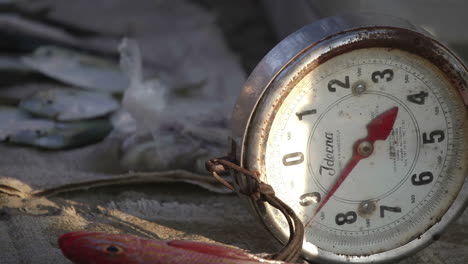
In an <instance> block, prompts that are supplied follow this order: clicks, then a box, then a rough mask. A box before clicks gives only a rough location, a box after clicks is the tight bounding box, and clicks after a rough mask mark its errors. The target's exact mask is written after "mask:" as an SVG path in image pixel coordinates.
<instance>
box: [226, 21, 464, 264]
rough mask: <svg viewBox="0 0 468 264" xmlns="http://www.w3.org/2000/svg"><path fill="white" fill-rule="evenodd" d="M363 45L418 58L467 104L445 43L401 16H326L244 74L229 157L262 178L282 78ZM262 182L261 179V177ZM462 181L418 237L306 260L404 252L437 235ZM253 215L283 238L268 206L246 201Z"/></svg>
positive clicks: (283, 92)
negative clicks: (369, 251)
mask: <svg viewBox="0 0 468 264" xmlns="http://www.w3.org/2000/svg"><path fill="white" fill-rule="evenodd" d="M366 47H387V48H398V49H402V50H406V51H409V52H412V53H415V54H417V55H419V56H421V57H424V58H426V59H428V60H430V61H431V62H433V64H434V65H436V66H437V67H438V68H439V69H440V70H442V71H443V72H444V73H445V74H446V76H447V78H448V79H449V80H450V82H451V83H452V84H453V85H454V86H455V87H456V88H457V89H458V90H459V91H460V94H461V97H462V98H463V99H464V102H465V105H467V102H468V96H467V95H466V91H467V89H468V85H467V83H468V82H467V81H468V74H467V69H466V67H465V66H464V65H463V63H462V62H461V61H460V60H459V59H458V58H457V57H456V56H455V55H454V54H453V53H452V52H450V51H449V50H448V49H447V48H446V47H445V46H443V45H442V44H440V43H439V42H437V41H435V40H434V39H432V38H431V37H429V36H428V34H427V33H425V32H423V31H422V30H420V29H418V28H416V27H414V26H412V25H411V24H409V23H408V22H406V21H404V20H400V19H397V18H394V17H389V16H382V15H372V14H359V15H345V16H339V17H331V18H327V19H324V20H321V21H318V22H317V23H315V24H312V25H309V26H306V27H304V28H302V29H301V30H299V31H297V32H295V33H293V34H292V35H291V36H289V37H288V38H286V39H285V40H283V41H282V42H280V43H279V44H278V45H277V46H276V47H275V48H274V49H273V50H272V51H270V52H269V53H268V54H267V55H266V56H265V58H264V59H263V60H262V61H261V62H260V63H259V64H258V66H257V67H256V68H255V70H254V71H253V73H252V74H251V76H250V77H249V79H248V81H247V83H246V84H245V86H244V89H243V91H242V93H241V95H240V97H239V99H238V102H237V104H236V107H235V109H234V113H233V134H232V137H233V142H234V144H235V146H236V148H235V150H234V152H235V153H232V155H233V156H235V157H236V160H237V161H238V162H239V163H240V165H241V166H242V167H245V168H247V169H249V170H254V171H259V172H260V175H261V177H265V173H264V171H263V167H262V156H263V153H264V149H265V146H264V143H265V142H266V138H267V136H268V135H266V134H265V133H266V132H264V131H268V125H269V124H271V121H272V120H273V119H274V114H275V111H274V109H275V107H277V106H279V105H281V102H282V100H283V99H284V98H285V97H286V96H287V94H288V93H289V91H288V90H287V89H286V88H285V87H291V86H292V85H289V84H288V82H294V81H295V80H297V79H301V75H304V74H306V73H307V71H311V70H313V69H314V68H315V67H316V66H317V65H319V64H321V63H323V62H325V61H327V60H328V59H330V58H332V57H334V56H337V55H340V54H342V53H345V52H347V51H349V50H353V49H357V48H366ZM264 105H268V106H269V107H267V109H270V111H264V112H259V111H260V110H259V109H260V108H261V107H260V106H264ZM262 180H266V179H265V178H262ZM236 182H237V184H238V185H239V186H240V187H241V188H249V186H250V183H249V181H248V180H247V179H246V178H244V177H243V176H242V175H236ZM467 199H468V179H467V178H465V183H464V185H463V186H462V188H461V190H460V192H459V194H458V196H457V197H456V198H455V200H454V202H453V203H452V206H451V207H450V208H449V209H448V211H447V212H446V213H445V215H444V216H443V217H442V218H441V219H440V221H439V222H437V223H436V224H434V225H433V226H432V227H431V228H430V229H429V230H427V232H425V233H424V234H421V236H420V237H419V238H418V239H415V240H412V241H411V242H409V243H407V244H405V245H403V246H401V247H399V248H396V249H393V250H390V251H386V252H382V253H378V254H373V255H370V256H359V257H356V256H345V255H337V254H334V253H333V252H329V251H324V250H320V249H319V253H318V256H315V255H311V254H308V253H307V252H304V254H305V256H306V257H308V258H313V259H314V260H318V261H323V262H330V263H335V262H353V263H369V262H372V263H380V262H387V261H393V260H396V259H399V258H402V257H404V256H407V255H409V254H411V253H413V252H415V251H417V250H419V249H421V248H423V247H425V246H427V245H428V244H429V243H430V242H432V241H433V240H435V239H436V238H438V237H440V233H441V231H442V229H444V228H445V227H446V226H447V225H448V224H449V223H450V222H451V221H452V220H453V219H454V218H455V217H456V216H457V215H458V214H460V213H461V212H462V211H463V209H464V208H465V206H466V203H467ZM250 202H251V205H252V207H253V209H254V211H255V212H256V214H257V215H258V216H259V217H260V218H261V220H262V221H263V223H264V224H265V225H266V226H267V227H268V229H269V230H270V231H271V232H272V234H273V235H275V236H276V237H277V238H278V239H280V240H281V241H287V237H286V234H284V233H282V232H280V231H279V230H280V228H279V227H278V226H277V223H276V222H275V221H274V219H273V217H272V211H271V210H273V209H272V208H270V207H268V206H265V205H264V204H263V203H256V202H255V201H250Z"/></svg>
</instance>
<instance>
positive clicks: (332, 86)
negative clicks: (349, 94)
mask: <svg viewBox="0 0 468 264" xmlns="http://www.w3.org/2000/svg"><path fill="white" fill-rule="evenodd" d="M335 86H339V87H342V88H346V89H349V87H350V84H349V76H345V81H344V82H342V81H340V80H336V79H334V80H331V81H329V82H328V91H330V92H336V87H335Z"/></svg>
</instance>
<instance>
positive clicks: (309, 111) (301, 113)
mask: <svg viewBox="0 0 468 264" xmlns="http://www.w3.org/2000/svg"><path fill="white" fill-rule="evenodd" d="M316 113H317V110H316V109H311V110H306V111H302V112H297V113H296V116H297V118H299V120H302V117H303V116H305V115H313V114H316Z"/></svg>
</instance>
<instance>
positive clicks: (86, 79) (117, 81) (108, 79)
mask: <svg viewBox="0 0 468 264" xmlns="http://www.w3.org/2000/svg"><path fill="white" fill-rule="evenodd" d="M22 62H23V63H25V64H26V65H28V66H29V67H31V68H33V69H35V70H37V71H39V72H41V73H42V74H44V75H46V76H48V77H50V78H53V79H56V80H59V81H61V82H64V83H66V84H69V85H71V86H78V87H82V88H85V89H90V90H96V91H101V92H107V93H122V92H123V91H124V90H125V89H126V88H127V87H128V84H129V81H128V78H127V77H126V76H125V75H124V74H123V72H122V71H121V70H120V68H119V66H118V65H117V64H116V63H113V62H111V61H108V60H104V59H101V58H97V57H93V56H90V55H86V54H83V53H79V52H76V51H73V50H69V49H64V48H59V47H55V46H43V47H40V48H38V49H36V50H35V51H34V53H33V54H32V55H30V56H25V57H22Z"/></svg>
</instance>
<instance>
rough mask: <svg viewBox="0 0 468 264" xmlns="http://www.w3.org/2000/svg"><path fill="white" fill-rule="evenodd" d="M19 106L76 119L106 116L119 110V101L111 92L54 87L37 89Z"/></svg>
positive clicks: (36, 112)
mask: <svg viewBox="0 0 468 264" xmlns="http://www.w3.org/2000/svg"><path fill="white" fill-rule="evenodd" d="M19 107H20V108H22V109H24V110H26V111H28V112H30V113H32V114H34V115H38V116H42V117H47V118H51V119H55V120H57V121H76V120H83V119H90V118H97V117H102V116H105V115H107V114H109V113H111V112H113V111H115V110H117V109H118V108H119V103H118V102H117V100H115V99H114V98H113V97H112V96H111V95H109V94H104V93H97V92H89V91H80V90H76V89H75V90H73V89H67V88H63V89H60V88H54V89H47V90H41V91H37V92H36V93H35V94H34V95H33V96H31V97H29V98H26V99H24V100H22V101H21V103H20V105H19Z"/></svg>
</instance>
